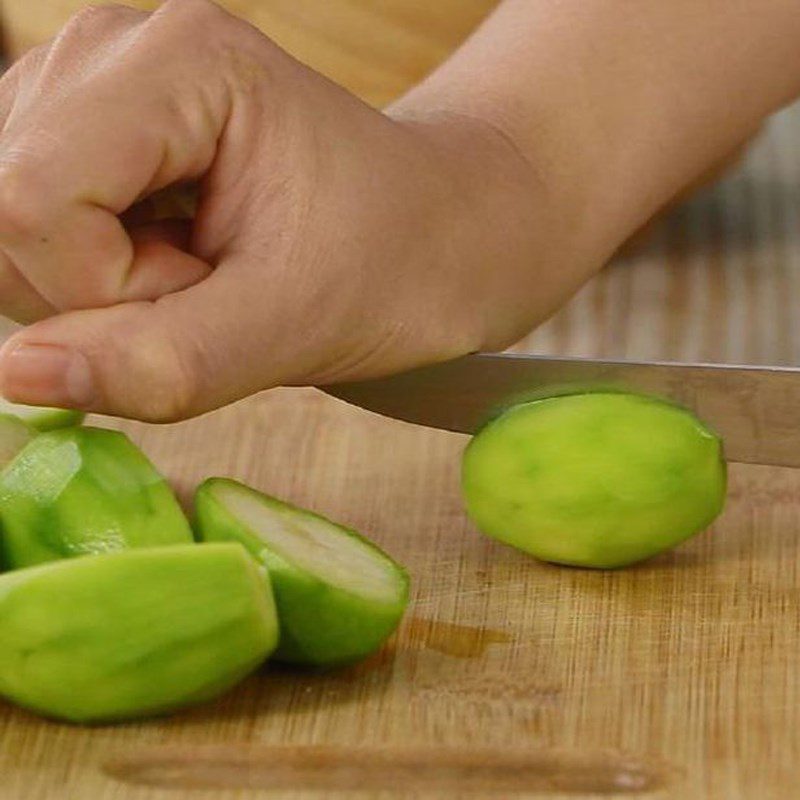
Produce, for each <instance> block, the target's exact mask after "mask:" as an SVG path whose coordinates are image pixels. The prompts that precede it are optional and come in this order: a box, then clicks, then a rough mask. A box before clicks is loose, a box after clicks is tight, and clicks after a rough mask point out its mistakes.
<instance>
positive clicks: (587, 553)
mask: <svg viewBox="0 0 800 800" xmlns="http://www.w3.org/2000/svg"><path fill="white" fill-rule="evenodd" d="M462 489H463V494H464V498H465V501H466V508H467V512H468V514H469V516H470V517H471V518H472V520H473V521H474V522H475V524H476V525H477V527H478V528H479V529H480V530H481V531H483V532H484V533H486V534H487V535H489V536H491V537H493V538H495V539H498V540H500V541H501V542H505V543H506V544H509V545H512V546H513V547H517V548H519V549H520V550H524V551H525V552H527V553H530V554H532V555H534V556H536V557H537V558H540V559H543V560H544V561H552V562H555V563H560V564H570V565H574V566H582V567H597V568H612V567H621V566H625V565H627V564H632V563H634V562H636V561H640V560H642V559H646V558H650V557H651V556H654V555H656V554H657V553H660V552H662V551H664V550H667V549H668V548H671V547H673V546H675V545H677V544H678V543H680V542H682V541H684V540H685V539H687V538H688V537H690V536H692V535H693V534H695V533H697V532H698V531H701V530H703V529H704V528H706V527H707V526H708V525H709V524H710V523H711V522H712V521H713V520H714V518H715V517H716V516H717V515H718V514H719V513H720V511H721V510H722V507H723V505H724V502H725V492H726V467H725V461H724V458H723V454H722V442H721V441H720V439H719V437H717V436H716V435H715V434H714V433H713V432H712V431H710V430H709V429H708V428H707V427H706V426H705V425H703V423H702V422H700V421H699V420H698V419H697V418H696V417H695V416H694V415H693V414H691V413H690V412H689V411H687V410H685V409H683V408H680V407H678V406H675V405H672V404H670V403H667V402H664V401H661V400H658V399H655V398H651V397H644V396H640V395H632V394H623V393H609V392H597V393H589V394H576V395H566V396H561V397H551V398H547V399H540V400H536V401H533V402H529V403H523V404H520V405H517V406H514V407H512V408H510V409H508V410H507V411H506V412H505V413H503V414H501V415H499V416H498V417H496V418H495V419H493V420H492V421H491V422H489V423H488V424H487V425H486V426H485V427H484V428H483V429H482V430H481V431H479V432H478V434H477V435H476V436H475V437H474V438H473V439H472V441H471V442H470V444H469V446H468V447H467V448H466V451H465V452H464V457H463V462H462Z"/></svg>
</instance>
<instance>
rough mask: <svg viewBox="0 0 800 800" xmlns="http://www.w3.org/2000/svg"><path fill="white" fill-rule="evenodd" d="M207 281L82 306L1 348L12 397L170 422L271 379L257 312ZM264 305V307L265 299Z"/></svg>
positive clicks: (0, 377)
mask: <svg viewBox="0 0 800 800" xmlns="http://www.w3.org/2000/svg"><path fill="white" fill-rule="evenodd" d="M215 278H216V276H215V275H212V276H211V277H210V278H209V279H208V280H205V281H203V282H202V283H201V284H199V285H197V286H194V287H192V288H190V289H188V290H186V291H184V292H179V293H177V294H173V295H170V296H169V297H165V298H163V299H162V300H160V301H158V302H155V303H147V302H138V303H125V304H120V305H117V306H113V307H111V308H104V309H92V310H84V311H73V312H68V313H65V314H62V315H60V316H55V317H51V318H49V319H46V320H44V321H42V322H39V323H37V324H35V325H32V326H30V327H28V328H26V329H24V330H22V331H20V332H19V333H17V334H16V335H14V336H13V337H12V338H11V339H9V340H8V342H6V344H5V346H4V347H3V349H2V350H1V351H0V391H2V394H3V395H4V396H5V397H7V398H8V399H10V400H13V401H17V402H23V403H33V404H40V405H57V406H64V407H70V408H82V409H86V410H91V411H97V412H100V413H106V414H114V415H118V416H125V417H132V418H136V419H142V420H148V421H154V422H167V421H173V420H177V419H183V418H186V417H189V416H193V415H196V414H200V413H202V412H204V411H208V410H210V409H212V408H215V407H217V406H220V405H224V404H225V403H228V402H231V401H233V400H235V399H238V398H240V397H243V396H245V395H247V394H249V393H251V392H253V391H256V390H257V389H260V388H265V387H266V386H267V385H270V379H269V378H268V377H265V371H266V370H265V369H263V368H262V369H258V368H257V364H256V360H258V361H260V362H261V364H262V367H263V366H264V364H268V362H269V356H268V351H267V349H266V348H265V347H264V344H263V343H262V345H261V347H258V346H257V342H256V340H254V339H253V338H252V337H250V336H249V334H248V332H247V331H248V325H247V321H246V320H247V317H248V316H249V315H250V313H251V312H250V310H249V309H248V308H246V307H242V303H241V298H240V297H233V296H231V295H230V292H228V291H226V284H225V283H224V282H218V281H216V280H215ZM256 308H257V307H256Z"/></svg>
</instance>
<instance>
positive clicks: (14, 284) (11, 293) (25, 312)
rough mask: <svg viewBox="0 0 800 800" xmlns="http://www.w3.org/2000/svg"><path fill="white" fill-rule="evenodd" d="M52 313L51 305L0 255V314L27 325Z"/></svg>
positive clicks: (53, 310)
mask: <svg viewBox="0 0 800 800" xmlns="http://www.w3.org/2000/svg"><path fill="white" fill-rule="evenodd" d="M53 313H55V309H54V308H53V306H51V305H50V304H49V303H48V302H47V301H46V300H45V299H44V298H43V297H42V296H41V295H40V294H39V293H38V292H37V291H36V290H35V289H34V288H33V287H32V286H31V285H30V283H28V281H27V280H25V278H24V277H23V276H22V275H21V274H20V273H19V271H18V270H17V269H16V267H15V266H14V265H13V264H12V263H11V262H10V261H8V260H7V259H5V258H3V257H2V255H0V314H1V315H2V316H4V317H8V318H9V319H12V320H14V322H19V323H21V324H23V325H27V324H29V323H31V322H36V321H37V320H40V319H44V318H45V317H49V316H50V315H51V314H53Z"/></svg>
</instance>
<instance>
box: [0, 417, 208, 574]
mask: <svg viewBox="0 0 800 800" xmlns="http://www.w3.org/2000/svg"><path fill="white" fill-rule="evenodd" d="M0 527H1V528H2V536H0V561H1V563H2V566H3V567H4V568H5V569H19V568H21V567H28V566H32V565H34V564H40V563H44V562H46V561H53V560H55V559H60V558H68V557H71V556H80V555H88V554H97V553H105V552H113V551H116V550H122V549H125V548H129V547H155V546H157V545H173V544H186V543H189V542H192V541H193V537H192V532H191V528H190V526H189V523H188V521H187V519H186V517H185V515H184V514H183V511H182V510H181V508H180V506H179V505H178V502H177V500H176V499H175V496H174V495H173V493H172V490H171V489H170V488H169V486H168V485H167V483H166V481H165V480H164V479H163V478H162V477H161V475H159V473H158V472H157V471H156V470H155V468H154V467H153V465H152V464H151V463H150V462H149V461H148V460H147V458H146V457H145V456H144V455H143V454H142V452H141V451H140V450H139V449H138V448H137V447H136V446H135V445H134V444H133V443H132V442H131V441H130V440H129V439H128V437H127V436H125V434H123V433H119V432H117V431H109V430H102V429H99V428H62V429H60V430H55V431H50V432H48V433H42V434H39V435H38V436H37V437H36V438H34V439H33V440H32V441H31V442H30V443H29V444H28V445H27V446H26V447H25V448H24V449H23V450H22V451H20V453H19V454H18V455H17V457H16V458H15V459H14V460H13V461H11V463H9V464H8V465H7V466H6V468H5V469H4V470H3V471H2V473H0Z"/></svg>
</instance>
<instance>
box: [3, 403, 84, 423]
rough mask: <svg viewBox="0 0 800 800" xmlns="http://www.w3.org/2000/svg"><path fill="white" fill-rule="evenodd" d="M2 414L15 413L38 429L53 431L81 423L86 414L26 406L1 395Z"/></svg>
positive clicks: (62, 409)
mask: <svg viewBox="0 0 800 800" xmlns="http://www.w3.org/2000/svg"><path fill="white" fill-rule="evenodd" d="M0 414H13V415H14V416H15V417H19V418H20V419H21V420H22V421H23V422H25V423H27V424H28V425H30V426H31V427H32V428H36V430H38V431H52V430H55V429H56V428H68V427H70V426H71V425H80V424H81V422H83V419H84V417H85V416H86V415H85V414H84V413H83V411H75V410H73V409H71V408H52V407H51V406H26V405H24V404H23V403H12V402H11V401H10V400H6V399H5V398H3V397H0Z"/></svg>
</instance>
